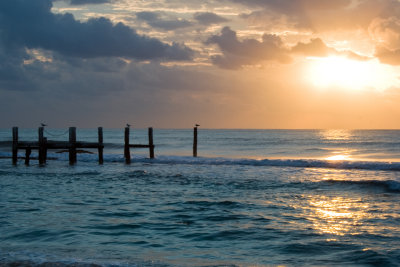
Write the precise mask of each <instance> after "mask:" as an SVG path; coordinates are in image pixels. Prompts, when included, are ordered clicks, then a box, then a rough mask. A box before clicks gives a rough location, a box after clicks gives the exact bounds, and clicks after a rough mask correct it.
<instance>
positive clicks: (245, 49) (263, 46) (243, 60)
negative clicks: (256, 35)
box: [206, 27, 290, 69]
mask: <svg viewBox="0 0 400 267" xmlns="http://www.w3.org/2000/svg"><path fill="white" fill-rule="evenodd" d="M206 44H217V45H218V47H219V48H220V50H221V52H222V53H223V55H222V56H221V55H218V56H214V57H213V58H212V61H213V63H214V64H216V65H218V66H220V67H222V68H228V69H237V68H240V67H241V66H243V65H254V64H257V63H258V62H261V61H264V60H276V61H278V62H282V63H287V62H289V61H290V57H289V56H288V55H287V49H286V48H285V47H284V46H283V43H282V40H281V39H280V38H279V37H278V36H276V35H269V34H265V35H264V36H263V39H262V41H261V42H260V41H258V40H255V39H245V40H243V41H239V40H238V38H237V35H236V32H235V31H232V30H231V29H230V28H229V27H224V28H223V29H222V30H221V34H220V35H213V36H211V37H210V38H209V39H208V40H207V42H206Z"/></svg>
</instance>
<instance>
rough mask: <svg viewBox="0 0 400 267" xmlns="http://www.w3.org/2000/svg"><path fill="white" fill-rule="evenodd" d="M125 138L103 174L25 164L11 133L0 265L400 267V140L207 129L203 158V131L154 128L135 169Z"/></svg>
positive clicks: (81, 158) (376, 133) (3, 157)
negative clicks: (14, 157)
mask: <svg viewBox="0 0 400 267" xmlns="http://www.w3.org/2000/svg"><path fill="white" fill-rule="evenodd" d="M67 130H68V129H51V128H50V129H47V128H46V131H45V136H46V137H47V138H48V139H49V140H62V141H66V140H68V133H67ZM131 131H132V132H131V143H135V144H146V143H147V130H146V129H132V130H131ZM19 132H20V136H19V139H20V140H23V141H28V140H31V141H34V140H36V139H37V129H20V130H19ZM123 134H124V131H123V129H105V130H104V143H105V150H104V155H105V156H104V164H103V165H98V163H97V153H96V151H95V150H92V151H87V152H92V153H93V154H89V153H81V154H79V155H78V162H77V164H76V165H74V166H69V164H68V153H57V152H62V151H49V152H48V157H49V160H48V161H47V164H46V166H39V164H38V162H37V160H35V159H34V160H32V161H31V163H30V166H25V165H24V160H23V156H24V151H20V153H19V156H20V157H21V158H20V159H19V160H18V165H17V166H12V164H11V163H12V162H11V158H10V156H11V147H10V146H11V139H12V138H11V129H2V130H0V266H95V265H99V266H116V267H117V266H277V265H280V266H400V131H395V130H209V129H201V128H200V129H199V136H198V140H199V141H198V142H199V147H198V155H199V157H197V158H193V157H192V145H193V143H192V142H193V130H192V129H191V130H172V129H171V130H165V129H154V144H155V145H156V147H155V155H156V158H155V159H149V158H148V150H147V149H132V150H131V154H132V163H131V164H130V165H126V164H125V163H124V159H123V139H124V138H123ZM77 139H78V141H93V142H94V141H96V140H97V129H78V131H77ZM36 155H37V153H36V152H35V151H34V152H33V153H32V156H33V157H35V156H36Z"/></svg>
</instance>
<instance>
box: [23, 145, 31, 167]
mask: <svg viewBox="0 0 400 267" xmlns="http://www.w3.org/2000/svg"><path fill="white" fill-rule="evenodd" d="M31 152H32V149H31V146H28V147H27V148H26V149H25V165H29V160H30V158H31Z"/></svg>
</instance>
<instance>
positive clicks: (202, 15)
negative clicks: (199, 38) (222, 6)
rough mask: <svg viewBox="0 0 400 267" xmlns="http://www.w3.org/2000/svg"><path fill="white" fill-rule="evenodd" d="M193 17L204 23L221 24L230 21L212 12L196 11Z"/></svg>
mask: <svg viewBox="0 0 400 267" xmlns="http://www.w3.org/2000/svg"><path fill="white" fill-rule="evenodd" d="M193 17H194V19H195V20H197V21H198V22H199V23H200V24H202V25H212V24H219V23H223V22H228V21H229V20H228V19H226V18H224V17H221V16H218V15H217V14H215V13H212V12H196V13H195V14H194V15H193Z"/></svg>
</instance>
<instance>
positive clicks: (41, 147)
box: [12, 127, 104, 165]
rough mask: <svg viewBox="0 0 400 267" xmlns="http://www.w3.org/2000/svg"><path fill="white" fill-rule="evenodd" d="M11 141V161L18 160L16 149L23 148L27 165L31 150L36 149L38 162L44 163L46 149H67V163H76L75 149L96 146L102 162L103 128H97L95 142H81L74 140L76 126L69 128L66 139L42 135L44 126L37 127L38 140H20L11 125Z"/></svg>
mask: <svg viewBox="0 0 400 267" xmlns="http://www.w3.org/2000/svg"><path fill="white" fill-rule="evenodd" d="M12 134H13V142H12V163H13V164H14V165H16V164H17V162H18V150H20V149H21V150H25V164H27V165H29V161H30V156H31V152H32V150H38V155H39V156H38V159H39V164H46V161H47V151H48V150H50V149H67V150H68V152H69V163H70V164H71V165H73V164H75V163H76V160H77V157H76V154H77V149H83V148H86V149H87V148H89V149H90V148H97V149H98V155H99V164H103V161H104V160H103V149H104V145H103V128H102V127H99V128H98V141H97V142H82V141H77V140H76V127H70V128H69V140H68V141H52V140H48V139H47V137H44V127H39V130H38V141H20V140H19V136H18V127H13V130H12Z"/></svg>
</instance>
